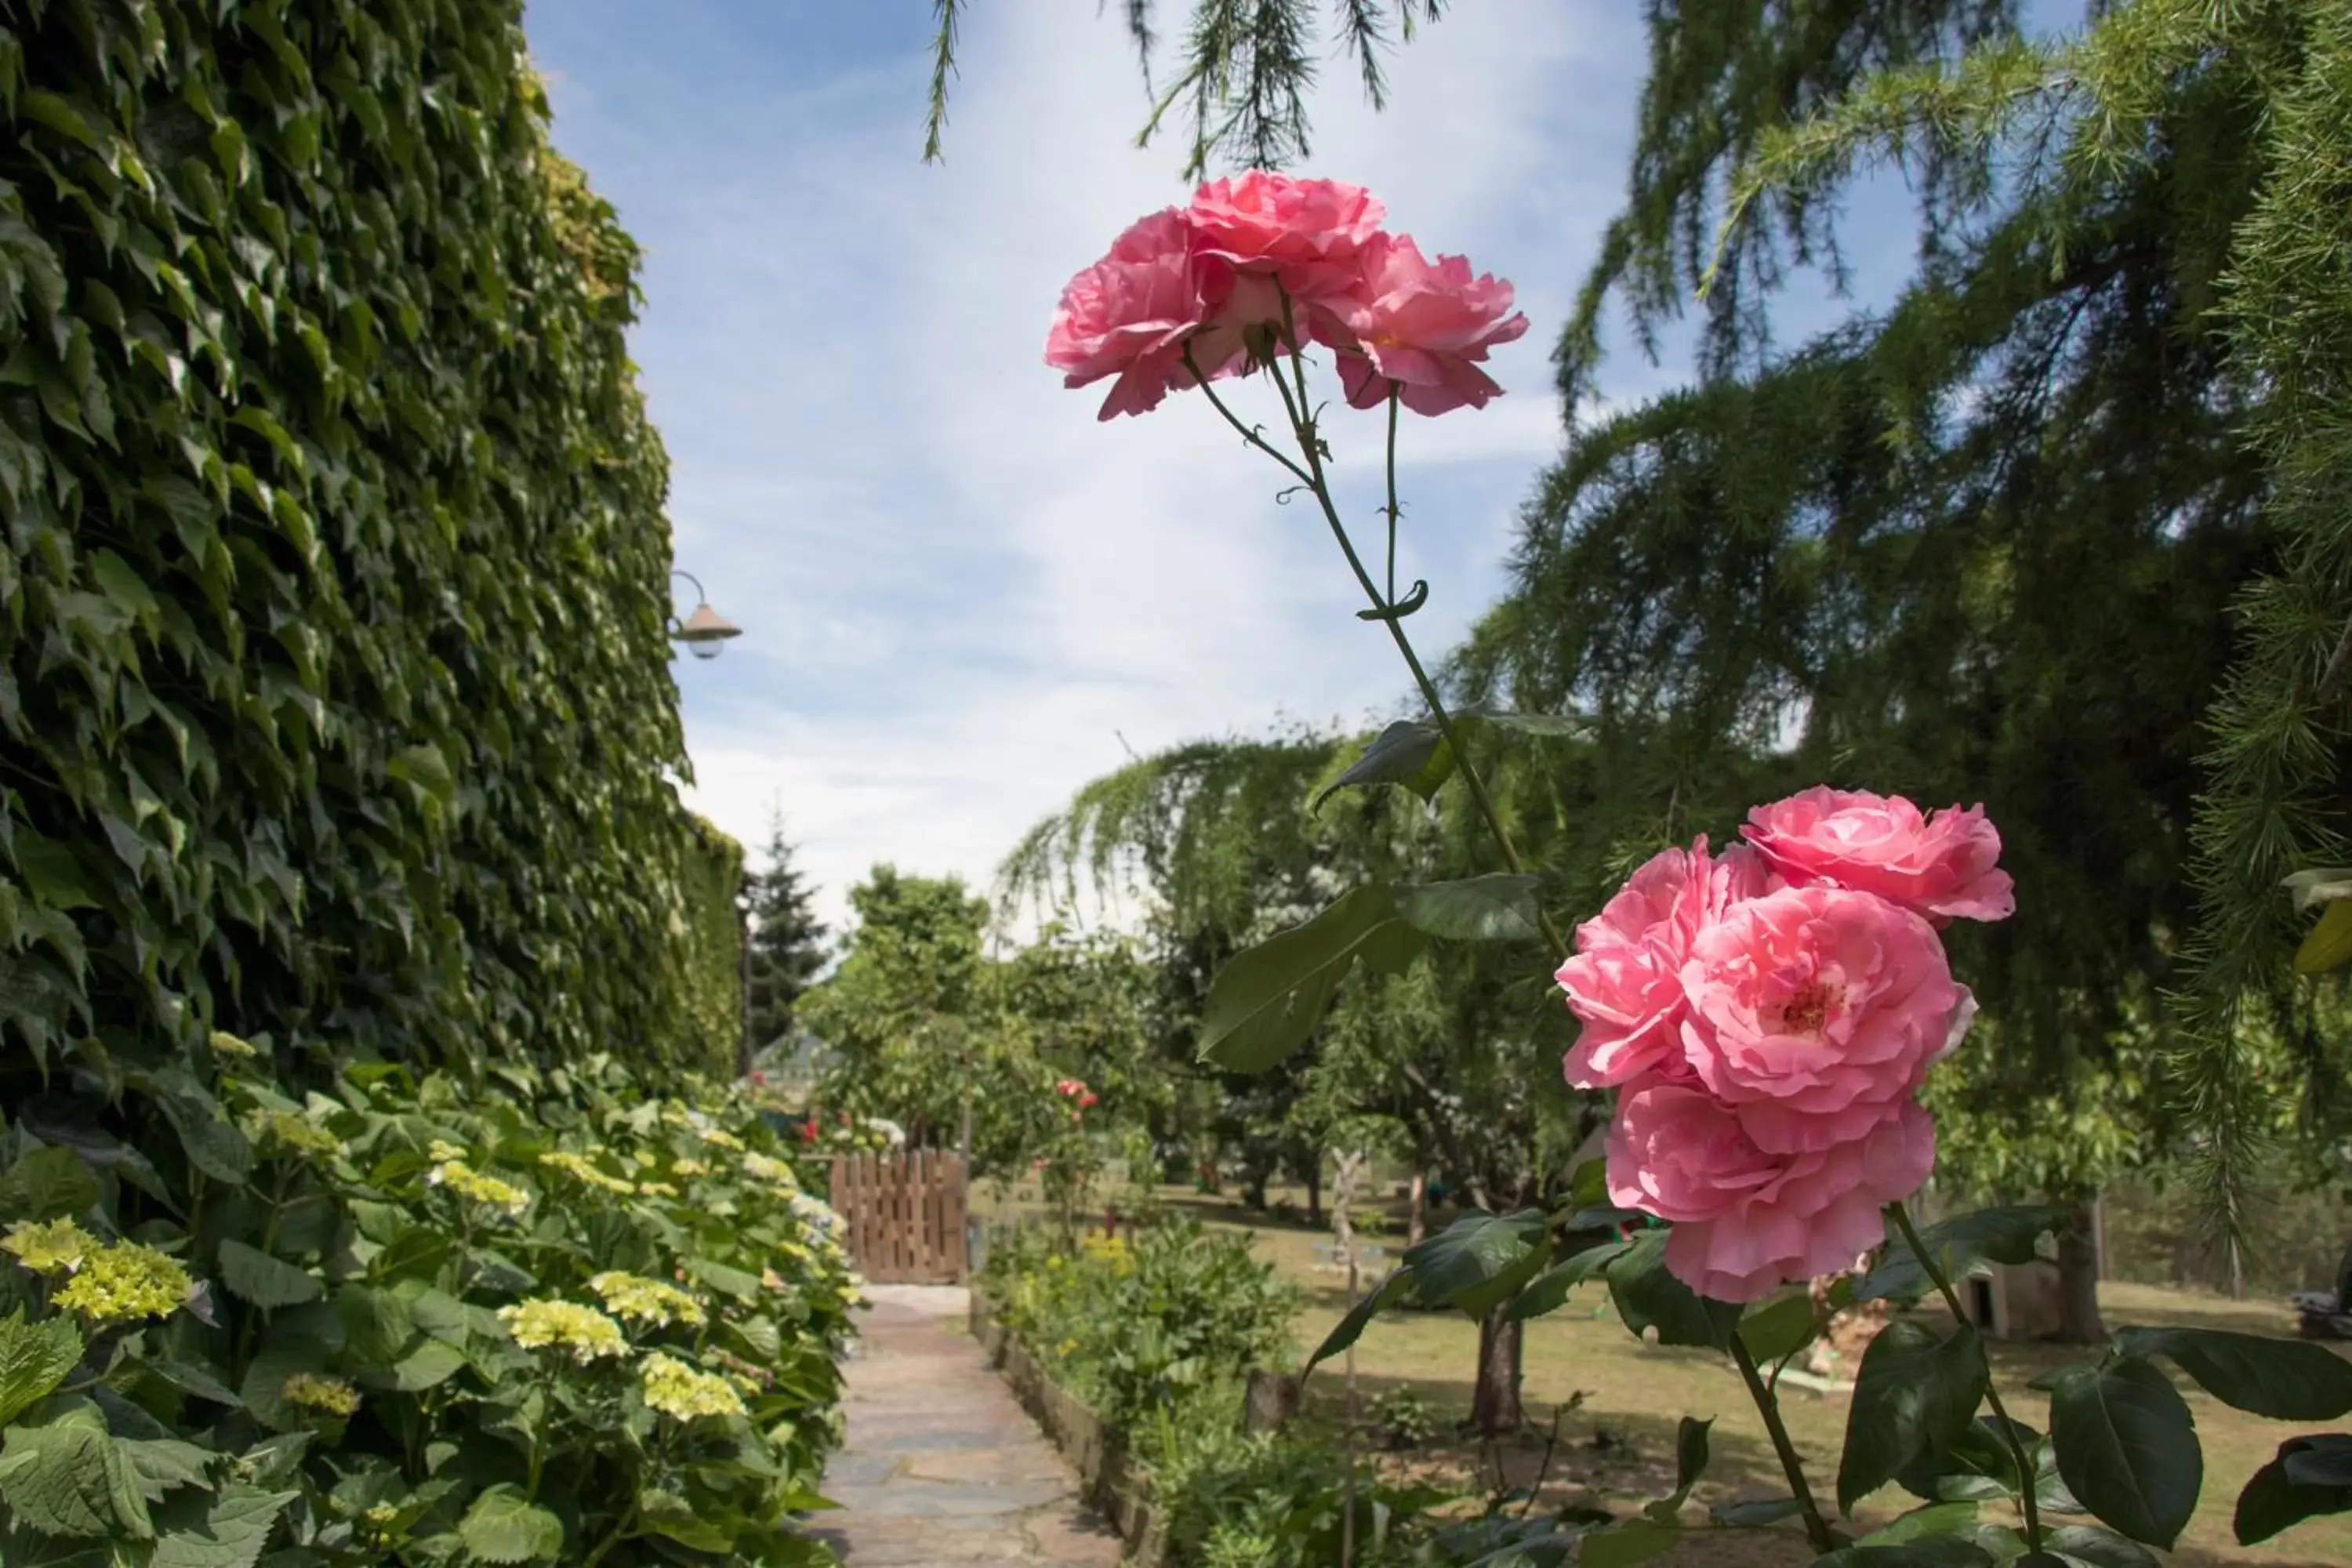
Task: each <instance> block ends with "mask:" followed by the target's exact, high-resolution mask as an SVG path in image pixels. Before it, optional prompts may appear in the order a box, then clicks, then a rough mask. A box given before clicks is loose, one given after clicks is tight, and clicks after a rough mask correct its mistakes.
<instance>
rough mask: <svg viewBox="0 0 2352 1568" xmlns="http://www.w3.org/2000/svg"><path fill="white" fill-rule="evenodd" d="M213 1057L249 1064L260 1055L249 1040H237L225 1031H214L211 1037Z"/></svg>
mask: <svg viewBox="0 0 2352 1568" xmlns="http://www.w3.org/2000/svg"><path fill="white" fill-rule="evenodd" d="M212 1047H213V1055H215V1056H216V1057H219V1058H223V1059H224V1060H227V1061H235V1062H249V1061H251V1060H252V1059H253V1058H256V1057H257V1056H259V1055H260V1054H261V1051H260V1049H259V1048H258V1047H256V1046H255V1045H254V1043H253V1042H252V1041H250V1040H243V1039H239V1038H238V1037H236V1036H235V1035H232V1034H230V1033H229V1032H228V1031H227V1030H226V1029H215V1030H214V1031H213V1037H212Z"/></svg>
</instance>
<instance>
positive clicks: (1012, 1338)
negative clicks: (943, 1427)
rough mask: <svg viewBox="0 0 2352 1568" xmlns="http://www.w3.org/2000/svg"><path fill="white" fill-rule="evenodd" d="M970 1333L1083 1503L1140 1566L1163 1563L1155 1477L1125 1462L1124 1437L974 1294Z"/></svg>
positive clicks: (1162, 1566)
mask: <svg viewBox="0 0 2352 1568" xmlns="http://www.w3.org/2000/svg"><path fill="white" fill-rule="evenodd" d="M971 1337H972V1338H973V1339H975V1340H977V1341H979V1342H980V1348H981V1352H982V1354H983V1355H985V1356H986V1357H987V1358H988V1364H989V1365H990V1366H992V1367H993V1368H995V1369H996V1370H997V1371H998V1372H999V1373H1002V1374H1003V1378H1004V1382H1005V1385H1006V1386H1007V1387H1009V1388H1010V1389H1012V1391H1013V1397H1014V1398H1016V1399H1018V1400H1019V1401H1020V1402H1021V1405H1022V1407H1023V1408H1024V1409H1025V1410H1027V1411H1028V1412H1029V1414H1030V1415H1033V1416H1034V1417H1036V1420H1037V1425H1038V1426H1040V1427H1042V1428H1044V1430H1045V1436H1047V1437H1048V1438H1049V1439H1051V1440H1052V1442H1053V1444H1054V1446H1055V1447H1057V1448H1059V1449H1060V1450H1061V1451H1062V1455H1063V1457H1064V1458H1066V1459H1068V1460H1069V1462H1070V1466H1071V1468H1073V1469H1076V1471H1077V1472H1078V1482H1079V1486H1080V1488H1081V1489H1082V1491H1083V1494H1084V1496H1085V1498H1086V1500H1087V1502H1088V1503H1089V1504H1090V1505H1092V1506H1093V1507H1094V1508H1095V1509H1097V1510H1099V1511H1100V1512H1101V1513H1102V1514H1103V1515H1104V1517H1106V1518H1107V1519H1108V1520H1109V1521H1111V1522H1112V1523H1113V1524H1114V1525H1116V1526H1117V1527H1118V1533H1119V1536H1120V1538H1121V1539H1122V1540H1124V1541H1125V1542H1127V1554H1128V1561H1129V1562H1130V1563H1140V1564H1142V1565H1143V1568H1166V1563H1167V1562H1168V1535H1167V1531H1166V1529H1165V1527H1164V1521H1162V1520H1161V1519H1160V1516H1159V1512H1158V1510H1156V1509H1155V1508H1154V1507H1153V1499H1152V1495H1151V1480H1150V1477H1149V1476H1147V1475H1145V1474H1144V1473H1143V1472H1142V1471H1141V1470H1139V1469H1138V1468H1135V1467H1134V1466H1133V1465H1131V1464H1130V1463H1129V1459H1128V1453H1127V1438H1126V1436H1125V1435H1124V1434H1123V1433H1121V1432H1119V1431H1118V1429H1117V1428H1116V1427H1114V1426H1111V1425H1110V1424H1109V1423H1108V1422H1107V1421H1105V1420H1104V1419H1103V1418H1102V1417H1101V1416H1100V1415H1097V1414H1095V1412H1094V1411H1093V1410H1091V1409H1089V1408H1087V1405H1086V1404H1085V1403H1084V1402H1083V1401H1082V1400H1080V1399H1079V1398H1078V1397H1077V1396H1076V1394H1072V1393H1071V1392H1070V1391H1069V1390H1068V1389H1066V1388H1064V1387H1063V1386H1062V1385H1061V1384H1058V1383H1055V1381H1054V1379H1053V1377H1052V1375H1051V1374H1050V1373H1047V1372H1046V1371H1045V1367H1044V1366H1043V1365H1042V1364H1040V1363H1039V1362H1038V1361H1037V1359H1036V1358H1035V1357H1034V1356H1032V1355H1031V1354H1030V1353H1029V1351H1028V1348H1027V1347H1026V1346H1024V1344H1023V1343H1022V1342H1021V1341H1020V1339H1019V1337H1018V1336H1016V1335H1015V1334H1013V1332H1012V1331H1010V1330H1008V1329H1007V1328H1005V1326H1004V1325H1003V1323H1000V1322H998V1321H996V1320H995V1318H994V1317H992V1315H991V1314H990V1312H989V1310H988V1299H987V1298H986V1297H985V1296H983V1295H982V1294H981V1292H980V1291H979V1290H977V1289H975V1290H973V1291H972V1292H971Z"/></svg>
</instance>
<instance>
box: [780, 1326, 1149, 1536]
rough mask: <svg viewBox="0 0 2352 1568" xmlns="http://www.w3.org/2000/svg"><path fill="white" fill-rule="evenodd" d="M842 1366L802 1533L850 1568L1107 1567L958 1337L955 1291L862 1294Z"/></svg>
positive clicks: (1018, 1415)
mask: <svg viewBox="0 0 2352 1568" xmlns="http://www.w3.org/2000/svg"><path fill="white" fill-rule="evenodd" d="M866 1295H867V1296H868V1297H869V1298H870V1299H871V1300H873V1303H874V1305H873V1306H872V1307H871V1308H870V1309H869V1310H866V1311H865V1312H862V1313H860V1314H859V1317H858V1331H859V1336H860V1337H859V1341H858V1345H857V1352H856V1356H855V1357H854V1358H853V1359H852V1360H851V1361H850V1363H849V1367H848V1379H849V1391H848V1396H847V1398H846V1399H845V1402H844V1406H843V1407H844V1409H845V1411H846V1412H847V1414H848V1416H849V1432H848V1441H847V1442H846V1444H845V1446H844V1447H843V1448H842V1451H841V1452H840V1453H838V1454H836V1455H835V1456H834V1459H833V1463H832V1465H831V1466H830V1467H829V1468H827V1469H826V1471H825V1485H824V1490H825V1495H826V1496H827V1497H830V1498H831V1499H833V1500H835V1502H837V1503H839V1504H841V1511H840V1512H838V1513H827V1514H820V1515H818V1516H816V1517H815V1518H814V1519H813V1520H812V1521H810V1522H811V1523H812V1524H813V1525H814V1526H816V1529H815V1531H814V1533H815V1534H816V1535H817V1536H818V1537H819V1538H820V1539H823V1540H824V1541H828V1542H831V1543H832V1544H833V1547H834V1550H835V1551H836V1552H840V1553H841V1556H842V1559H843V1561H844V1562H845V1563H848V1564H849V1565H850V1568H954V1565H956V1564H961V1563H973V1564H979V1563H992V1564H998V1565H1000V1568H1002V1565H1008V1564H1010V1565H1020V1568H1112V1565H1114V1564H1116V1563H1118V1560H1119V1555H1120V1553H1119V1542H1118V1536H1117V1535H1115V1534H1113V1533H1112V1532H1111V1531H1108V1529H1106V1528H1105V1527H1103V1525H1102V1524H1101V1523H1100V1521H1097V1520H1096V1519H1095V1518H1094V1516H1093V1515H1092V1514H1091V1513H1088V1512H1087V1510H1085V1509H1084V1507H1083V1506H1082V1505H1081V1504H1080V1503H1079V1501H1078V1497H1077V1490H1078V1483H1077V1478H1076V1476H1074V1475H1073V1474H1071V1472H1070V1469H1069V1467H1068V1466H1066V1465H1065V1464H1064V1463H1063V1462H1062V1457H1061V1455H1060V1454H1058V1453H1056V1452H1055V1449H1054V1447H1053V1445H1052V1444H1050V1443H1048V1442H1046V1441H1045V1437H1044V1436H1043V1435H1042V1434H1040V1433H1039V1432H1038V1430H1037V1426H1036V1424H1035V1423H1034V1422H1033V1421H1032V1420H1030V1418H1029V1415H1028V1413H1027V1412H1026V1411H1024V1410H1023V1409H1022V1408H1021V1406H1020V1405H1019V1404H1018V1403H1017V1402H1015V1401H1014V1399H1013V1395H1012V1394H1011V1393H1010V1392H1009V1391H1008V1390H1007V1389H1006V1388H1005V1386H1004V1383H1003V1379H1001V1378H999V1377H998V1376H997V1375H996V1373H994V1372H992V1371H991V1370H990V1369H989V1367H988V1364H987V1363H985V1362H984V1361H983V1360H982V1357H981V1353H980V1347H979V1346H978V1345H977V1344H976V1343H974V1342H973V1341H972V1339H971V1334H970V1333H969V1332H967V1331H966V1330H965V1327H964V1323H965V1313H966V1310H967V1305H968V1300H969V1299H968V1298H967V1297H966V1295H965V1293H964V1292H963V1291H962V1290H961V1289H958V1288H955V1287H940V1286H912V1285H875V1286H869V1287H868V1288H867V1289H866Z"/></svg>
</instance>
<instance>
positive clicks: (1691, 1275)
mask: <svg viewBox="0 0 2352 1568" xmlns="http://www.w3.org/2000/svg"><path fill="white" fill-rule="evenodd" d="M1935 1163H1936V1124H1935V1122H1934V1121H1933V1120H1932V1119H1931V1118H1929V1116H1928V1115H1927V1112H1926V1111H1925V1110H1921V1109H1920V1108H1919V1107H1918V1106H1917V1105H1916V1104H1914V1103H1912V1102H1910V1101H1908V1100H1906V1101H1904V1102H1902V1103H1901V1104H1900V1105H1899V1106H1897V1107H1895V1109H1894V1110H1893V1113H1892V1114H1891V1115H1890V1116H1888V1117H1887V1118H1886V1119H1885V1120H1884V1121H1880V1122H1879V1123H1878V1124H1877V1125H1876V1126H1874V1128H1872V1129H1871V1131H1869V1132H1868V1133H1867V1134H1866V1135H1864V1137H1862V1138H1859V1139H1856V1140H1853V1141H1852V1142H1843V1143H1838V1144H1833V1145H1832V1146H1830V1147H1828V1148H1824V1149H1819V1150H1813V1151H1810V1152H1802V1153H1781V1154H1776V1153H1771V1152H1768V1151H1766V1150H1765V1149H1763V1148H1762V1147H1761V1146H1759V1144H1758V1142H1756V1140H1755V1139H1754V1137H1752V1136H1751V1135H1750V1131H1749V1128H1748V1125H1747V1123H1746V1120H1745V1118H1744V1116H1743V1115H1742V1114H1741V1112H1740V1111H1738V1110H1735V1109H1734V1108H1733V1107H1731V1106H1728V1105H1727V1104H1725V1103H1724V1102H1723V1101H1721V1100H1717V1099H1716V1098H1715V1097H1713V1096H1712V1095H1710V1094H1708V1093H1707V1092H1706V1090H1705V1089H1701V1088H1698V1087H1696V1086H1693V1085H1686V1084H1677V1083H1666V1082H1659V1081H1650V1082H1647V1083H1644V1084H1643V1086H1642V1087H1640V1088H1638V1089H1633V1090H1631V1091H1630V1092H1628V1093H1627V1094H1626V1095H1625V1096H1624V1097H1623V1098H1622V1100H1619V1101H1618V1106H1617V1120H1616V1121H1615V1123H1614V1124H1613V1125H1612V1127H1611V1128H1610V1131H1609V1149H1608V1176H1609V1196H1610V1200H1611V1201H1612V1202H1613V1203H1616V1204H1618V1205H1622V1206H1623V1207H1626V1208H1633V1209H1640V1210H1641V1211H1643V1213H1645V1214H1653V1215H1657V1216H1658V1217H1659V1218H1661V1219H1666V1220H1671V1221H1673V1222H1674V1233H1673V1235H1671V1236H1670V1237H1667V1238H1666V1268H1667V1269H1668V1270H1669V1271H1670V1272H1672V1273H1673V1274H1674V1276H1675V1278H1676V1279H1680V1280H1681V1281H1682V1282H1683V1283H1684V1284H1685V1285H1687V1286H1689V1287H1690V1288H1691V1289H1694V1290H1696V1291H1697V1292H1698V1293H1699V1294H1700V1295H1702V1296H1706V1297H1711V1298H1713V1299H1714V1300H1718V1301H1753V1300H1759V1298H1761V1297H1765V1296H1769V1295H1770V1294H1771V1293H1772V1292H1773V1291H1774V1290H1777V1289H1780V1287H1781V1286H1783V1285H1786V1284H1790V1283H1792V1282H1796V1281H1800V1280H1806V1279H1812V1278H1813V1277H1814V1276H1816V1275H1820V1274H1831V1273H1837V1272H1840V1271H1843V1270H1844V1269H1846V1268H1850V1267H1852V1265H1853V1260H1854V1258H1856V1257H1857V1256H1859V1255H1860V1254H1862V1253H1864V1252H1867V1251H1869V1250H1870V1249H1871V1248H1872V1247H1875V1246H1877V1245H1878V1243H1879V1241H1880V1240H1881V1239H1882V1238H1883V1237H1884V1235H1885V1222H1884V1221H1883V1220H1882V1219H1881V1217H1880V1210H1881V1209H1882V1208H1883V1207H1884V1206H1885V1205H1887V1204H1890V1203H1893V1202H1895V1200H1896V1199H1898V1198H1906V1197H1909V1196H1910V1195H1911V1194H1913V1193H1915V1192H1916V1191H1918V1189H1919V1185H1920V1184H1921V1183H1923V1182H1925V1181H1926V1180H1927V1173H1928V1171H1929V1169H1930V1168H1931V1167H1933V1165H1934V1164H1935Z"/></svg>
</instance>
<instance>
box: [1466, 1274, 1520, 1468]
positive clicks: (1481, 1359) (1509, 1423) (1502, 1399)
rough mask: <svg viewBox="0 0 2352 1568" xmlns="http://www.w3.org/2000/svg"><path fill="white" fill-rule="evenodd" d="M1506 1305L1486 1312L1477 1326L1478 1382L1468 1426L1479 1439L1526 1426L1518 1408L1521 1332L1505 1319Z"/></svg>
mask: <svg viewBox="0 0 2352 1568" xmlns="http://www.w3.org/2000/svg"><path fill="white" fill-rule="evenodd" d="M1507 1307H1508V1303H1505V1304H1504V1305H1503V1306H1498V1307H1496V1309H1495V1310H1493V1311H1491V1312H1488V1313H1487V1314H1486V1318H1485V1320H1484V1321H1481V1322H1480V1323H1479V1325H1478V1383H1477V1387H1476V1388H1475V1391H1474V1392H1473V1393H1472V1394H1471V1396H1470V1425H1471V1426H1474V1427H1475V1428H1476V1429H1477V1432H1478V1436H1481V1437H1500V1436H1504V1435H1505V1434H1507V1433H1511V1432H1516V1431H1517V1430H1518V1429H1519V1428H1520V1427H1521V1426H1524V1425H1526V1422H1527V1414H1526V1412H1525V1411H1523V1410H1521V1409H1520V1407H1519V1357H1520V1351H1521V1332H1520V1331H1521V1330H1522V1329H1524V1328H1525V1327H1526V1325H1525V1324H1523V1323H1520V1322H1518V1321H1516V1320H1514V1319H1511V1318H1508V1317H1506V1316H1505V1315H1504V1313H1505V1311H1506V1310H1507Z"/></svg>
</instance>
